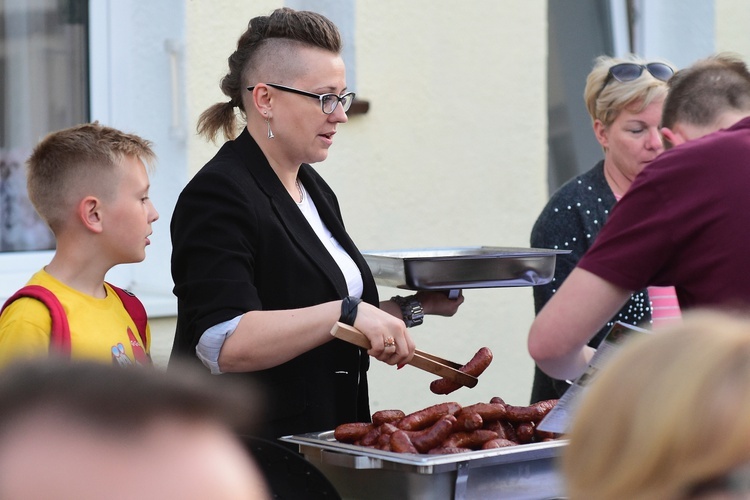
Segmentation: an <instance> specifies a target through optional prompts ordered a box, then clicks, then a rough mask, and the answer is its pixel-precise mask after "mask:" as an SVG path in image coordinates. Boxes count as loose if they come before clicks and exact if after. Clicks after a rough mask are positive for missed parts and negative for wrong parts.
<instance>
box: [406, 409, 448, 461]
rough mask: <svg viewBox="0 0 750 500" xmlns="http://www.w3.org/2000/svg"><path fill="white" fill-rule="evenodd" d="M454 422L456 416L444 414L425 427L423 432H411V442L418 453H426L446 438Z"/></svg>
mask: <svg viewBox="0 0 750 500" xmlns="http://www.w3.org/2000/svg"><path fill="white" fill-rule="evenodd" d="M454 423H456V417H454V416H453V415H445V416H443V417H442V418H441V419H440V420H438V421H437V422H435V423H434V424H433V425H432V427H429V428H427V429H425V430H424V431H423V432H417V433H414V434H412V435H411V436H410V437H411V442H412V444H413V445H414V447H415V448H416V449H417V450H418V451H419V453H427V452H428V451H430V450H431V449H432V448H434V447H436V446H438V445H439V444H440V443H442V442H443V441H445V440H446V438H448V436H449V435H450V433H451V432H452V431H453V424H454Z"/></svg>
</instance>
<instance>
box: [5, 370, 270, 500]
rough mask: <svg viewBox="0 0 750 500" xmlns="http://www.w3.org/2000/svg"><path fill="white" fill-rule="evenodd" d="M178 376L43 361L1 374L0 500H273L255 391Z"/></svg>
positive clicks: (192, 376) (178, 373) (175, 374)
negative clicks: (258, 452) (258, 450)
mask: <svg viewBox="0 0 750 500" xmlns="http://www.w3.org/2000/svg"><path fill="white" fill-rule="evenodd" d="M240 394H241V396H240V395H238V394H236V393H234V392H233V391H232V390H229V388H228V387H226V386H225V384H222V386H221V387H216V386H215V385H214V384H211V383H210V380H207V378H206V377H202V376H195V375H194V374H193V373H192V372H188V371H184V372H183V371H181V370H177V371H176V372H172V371H170V373H169V374H167V373H164V372H161V371H158V370H145V369H144V370H121V369H116V368H114V367H112V366H109V365H102V364H98V363H97V364H95V363H88V362H76V363H70V362H63V361H56V360H53V359H43V360H36V361H31V362H24V363H20V364H16V365H12V366H10V367H9V368H7V369H5V370H4V371H3V372H2V373H0V498H3V499H4V500H16V499H32V498H57V499H76V500H86V499H101V498H110V499H118V500H124V499H142V498H179V499H205V498H211V499H221V500H235V499H236V500H239V499H251V498H252V499H265V498H269V496H268V493H267V490H266V486H265V483H264V480H263V479H262V477H261V475H260V473H259V472H258V471H257V469H256V467H255V464H254V463H253V461H252V459H251V458H249V455H248V454H247V452H246V451H245V449H244V447H243V446H242V445H241V443H240V442H239V441H238V440H237V438H236V437H235V431H244V430H246V426H247V424H248V422H247V416H248V415H251V414H252V411H251V408H250V407H249V403H248V401H247V393H246V392H241V393H240Z"/></svg>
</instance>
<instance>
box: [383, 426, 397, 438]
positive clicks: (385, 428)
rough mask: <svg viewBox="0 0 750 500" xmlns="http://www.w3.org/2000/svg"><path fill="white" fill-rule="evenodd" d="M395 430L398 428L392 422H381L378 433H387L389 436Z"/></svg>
mask: <svg viewBox="0 0 750 500" xmlns="http://www.w3.org/2000/svg"><path fill="white" fill-rule="evenodd" d="M397 430H398V427H396V426H395V425H393V424H389V423H385V424H383V425H381V426H380V434H381V435H383V434H387V435H389V436H390V435H391V434H393V433H394V432H396V431H397Z"/></svg>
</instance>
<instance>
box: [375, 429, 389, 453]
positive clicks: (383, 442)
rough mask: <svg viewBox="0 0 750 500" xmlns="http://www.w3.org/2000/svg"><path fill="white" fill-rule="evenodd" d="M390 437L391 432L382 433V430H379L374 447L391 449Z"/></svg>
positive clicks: (385, 449)
mask: <svg viewBox="0 0 750 500" xmlns="http://www.w3.org/2000/svg"><path fill="white" fill-rule="evenodd" d="M391 437H392V434H383V432H381V433H380V436H378V442H377V444H376V446H375V447H376V448H377V449H379V450H384V451H391V448H392V447H391Z"/></svg>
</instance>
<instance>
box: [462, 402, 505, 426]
mask: <svg viewBox="0 0 750 500" xmlns="http://www.w3.org/2000/svg"><path fill="white" fill-rule="evenodd" d="M465 412H467V413H468V412H474V413H478V414H479V415H480V416H481V417H482V420H483V421H485V422H492V421H494V420H500V419H503V418H505V416H506V414H507V411H506V410H505V405H504V404H493V403H477V404H473V405H470V406H464V407H463V408H461V411H460V412H458V415H456V417H459V416H460V415H461V414H463V413H465Z"/></svg>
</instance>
